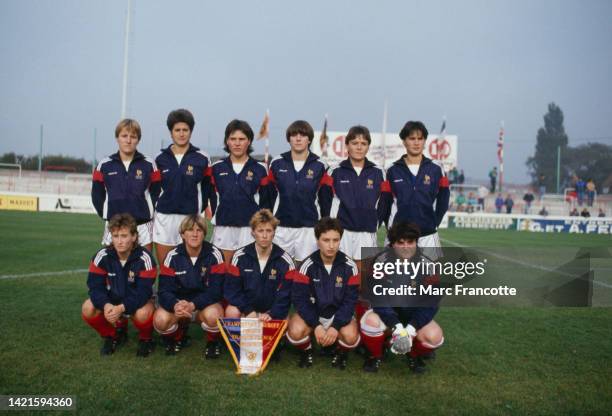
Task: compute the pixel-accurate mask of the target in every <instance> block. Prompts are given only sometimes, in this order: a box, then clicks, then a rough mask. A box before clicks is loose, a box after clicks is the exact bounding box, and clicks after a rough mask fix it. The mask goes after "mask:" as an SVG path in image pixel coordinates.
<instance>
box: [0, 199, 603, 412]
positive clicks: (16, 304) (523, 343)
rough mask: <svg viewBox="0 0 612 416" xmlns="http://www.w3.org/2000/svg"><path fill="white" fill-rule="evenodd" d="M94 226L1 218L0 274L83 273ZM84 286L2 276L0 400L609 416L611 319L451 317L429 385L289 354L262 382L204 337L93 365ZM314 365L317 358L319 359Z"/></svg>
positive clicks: (481, 238)
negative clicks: (209, 348) (56, 397)
mask: <svg viewBox="0 0 612 416" xmlns="http://www.w3.org/2000/svg"><path fill="white" fill-rule="evenodd" d="M101 232H102V224H101V222H100V221H99V220H98V218H97V217H95V216H93V215H77V214H50V213H18V212H7V211H0V233H1V235H2V236H4V243H3V244H2V249H1V250H0V276H2V275H7V274H23V273H35V272H47V271H62V270H73V269H85V268H86V267H87V264H88V262H89V259H90V257H91V256H92V255H93V254H94V253H95V251H96V250H97V248H99V244H98V243H99V240H100V237H101ZM441 234H442V237H443V238H445V239H447V240H451V241H454V242H458V243H460V244H466V245H472V246H478V247H493V246H503V245H507V246H508V247H511V246H515V245H524V246H529V245H533V246H540V245H541V246H553V247H555V246H558V247H574V246H580V247H586V246H589V247H609V246H610V237H609V236H607V237H606V236H589V235H579V236H576V235H562V234H555V235H552V234H531V233H527V232H520V233H519V232H505V231H480V230H444V231H442V232H441ZM85 280H86V276H85V274H84V273H81V274H67V275H58V276H48V277H24V278H18V279H0V316H1V317H2V318H1V319H0V334H2V335H1V337H2V338H1V339H2V341H1V348H0V394H69V395H74V396H76V397H77V407H78V411H79V413H81V414H96V415H97V414H111V413H112V414H152V413H155V414H223V415H231V414H296V415H314V414H338V415H344V414H351V415H366V414H394V415H397V414H494V415H506V414H526V413H529V414H554V415H558V414H609V413H610V409H612V391H611V390H610V385H609V383H610V380H611V379H612V346H611V342H612V341H611V340H610V327H611V323H612V309H609V308H548V309H535V308H498V309H493V308H445V309H442V310H441V311H440V313H439V314H438V316H437V318H436V320H437V321H438V322H439V323H440V324H441V325H442V327H443V328H444V331H445V338H446V343H445V345H444V347H443V348H442V349H440V350H439V351H438V358H437V359H436V360H435V361H434V362H433V363H432V364H431V365H430V367H431V368H430V370H431V371H429V373H428V374H426V375H424V376H421V377H416V376H414V375H411V374H409V372H408V369H407V365H406V363H405V362H404V360H402V359H400V358H398V357H391V358H390V359H389V360H388V361H385V363H384V364H383V366H382V368H381V370H380V372H379V373H378V374H375V375H372V374H365V373H363V372H362V371H361V364H362V358H361V357H360V356H358V355H356V354H352V355H351V358H350V361H349V368H348V369H347V370H346V371H344V372H341V371H338V370H335V369H332V368H330V367H329V364H328V362H327V359H325V360H324V359H318V360H316V362H315V365H314V367H313V368H311V369H309V370H301V369H298V368H297V366H296V361H297V355H296V354H295V353H293V352H291V351H287V352H285V353H284V355H283V359H282V361H281V362H280V363H278V364H275V363H272V364H270V366H269V367H268V369H267V370H266V372H265V373H264V374H263V375H262V376H260V377H257V378H248V377H239V376H237V375H235V374H234V364H233V362H232V360H231V358H230V357H229V355H228V353H227V352H224V353H223V355H222V358H221V359H220V360H218V361H216V362H211V361H204V360H203V358H202V345H203V344H202V342H201V341H200V340H199V338H200V337H201V335H202V331H201V330H200V329H199V328H196V327H193V328H192V329H191V334H192V335H193V336H194V338H196V339H197V341H196V342H194V345H193V346H191V347H190V348H188V349H186V350H184V351H182V352H181V353H180V354H179V355H177V356H176V357H166V356H164V355H163V354H162V352H161V351H160V350H158V351H156V352H155V353H154V354H153V355H152V356H151V357H149V358H147V359H138V358H137V357H136V356H135V350H136V341H135V333H134V332H133V329H132V328H130V331H131V332H130V342H129V343H128V344H127V345H126V346H125V347H123V348H122V349H120V350H118V351H117V353H116V354H115V355H113V356H112V357H108V358H101V357H100V356H99V353H98V350H99V347H100V345H101V340H100V339H99V338H98V337H97V335H95V333H94V332H93V331H92V330H91V329H90V328H89V327H88V326H86V325H85V324H84V323H83V322H82V321H81V318H80V308H81V303H82V302H83V300H84V299H85V298H86V296H87V288H86V284H85ZM315 358H318V357H315Z"/></svg>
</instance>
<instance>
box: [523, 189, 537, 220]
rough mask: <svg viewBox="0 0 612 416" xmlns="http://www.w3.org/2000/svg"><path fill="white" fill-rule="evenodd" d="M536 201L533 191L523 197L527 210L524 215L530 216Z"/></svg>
mask: <svg viewBox="0 0 612 416" xmlns="http://www.w3.org/2000/svg"><path fill="white" fill-rule="evenodd" d="M534 199H535V197H534V196H533V194H532V193H531V190H530V189H529V190H527V193H526V194H525V195H524V196H523V201H524V202H525V209H524V212H523V213H524V214H529V212H530V211H531V203H532V202H533V200H534Z"/></svg>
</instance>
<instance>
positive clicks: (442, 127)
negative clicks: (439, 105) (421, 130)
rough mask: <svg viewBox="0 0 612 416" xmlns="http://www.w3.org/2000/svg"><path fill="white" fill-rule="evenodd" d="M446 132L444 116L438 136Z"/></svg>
mask: <svg viewBox="0 0 612 416" xmlns="http://www.w3.org/2000/svg"><path fill="white" fill-rule="evenodd" d="M444 133H446V117H444V118H443V119H442V126H441V127H440V136H442V135H444Z"/></svg>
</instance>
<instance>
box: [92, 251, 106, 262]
mask: <svg viewBox="0 0 612 416" xmlns="http://www.w3.org/2000/svg"><path fill="white" fill-rule="evenodd" d="M104 256H106V249H105V248H103V249H102V250H100V251H98V254H96V257H95V258H94V264H95V265H96V266H98V265H99V264H100V262H101V261H102V259H103V258H104Z"/></svg>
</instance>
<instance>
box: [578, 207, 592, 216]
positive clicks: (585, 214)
mask: <svg viewBox="0 0 612 416" xmlns="http://www.w3.org/2000/svg"><path fill="white" fill-rule="evenodd" d="M580 216H581V217H584V218H589V217H590V216H591V213H590V212H589V210H588V209H587V207H584V208H582V212H580Z"/></svg>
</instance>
